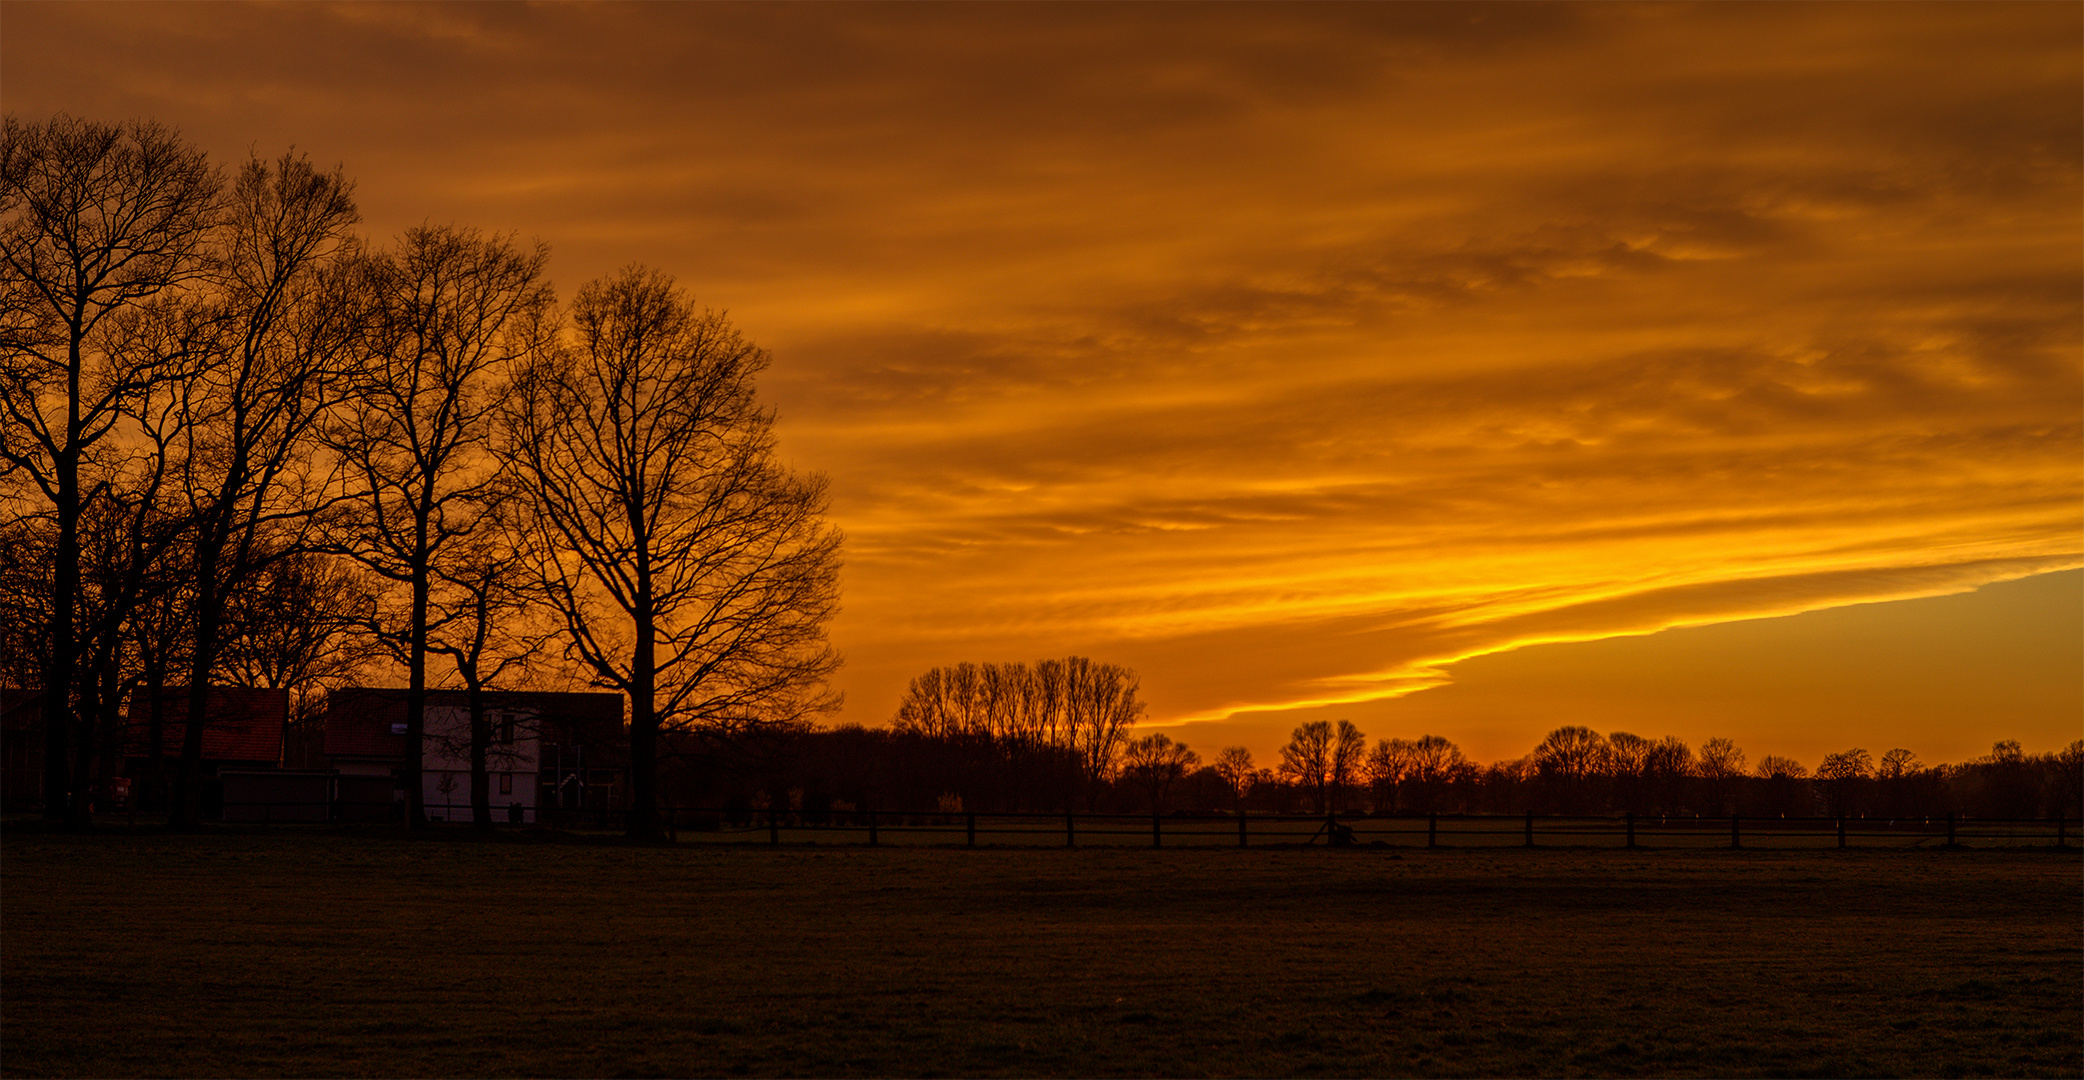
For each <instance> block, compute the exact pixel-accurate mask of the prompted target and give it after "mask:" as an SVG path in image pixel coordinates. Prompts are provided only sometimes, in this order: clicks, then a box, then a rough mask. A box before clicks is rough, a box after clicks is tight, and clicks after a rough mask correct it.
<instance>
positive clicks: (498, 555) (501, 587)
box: [426, 489, 555, 831]
mask: <svg viewBox="0 0 2084 1080" xmlns="http://www.w3.org/2000/svg"><path fill="white" fill-rule="evenodd" d="M497 492H498V489H495V494H494V495H493V496H492V497H491V498H490V499H489V500H488V501H487V504H486V506H485V507H484V516H483V518H482V519H481V523H480V527H479V528H478V529H476V530H475V531H474V532H473V533H472V534H471V535H470V536H469V537H468V539H467V540H466V541H465V542H464V543H462V544H461V545H459V547H458V548H457V549H456V550H455V551H454V552H453V553H451V554H450V556H449V557H445V558H443V559H442V560H441V561H440V562H439V563H437V564H436V566H435V570H434V573H435V575H436V582H435V588H434V589H433V590H432V592H431V594H430V598H429V601H428V609H429V620H428V632H427V638H426V643H427V650H428V651H429V652H430V653H435V654H439V655H441V656H445V657H447V658H448V659H449V661H450V662H451V663H452V664H453V665H454V666H455V671H456V677H457V678H459V679H461V680H462V681H463V693H464V703H465V708H466V710H467V712H468V714H469V718H470V720H469V727H468V729H467V730H468V732H469V739H470V745H469V747H468V750H469V755H470V806H471V824H472V826H473V827H474V828H477V829H479V830H481V831H483V830H489V829H491V828H492V787H491V778H490V774H489V772H488V763H489V761H490V759H491V758H492V757H493V756H494V755H495V754H496V753H499V754H505V755H507V757H508V759H509V762H511V756H512V749H511V748H512V745H513V740H512V738H511V732H510V731H509V732H508V733H507V737H504V738H501V739H499V740H498V742H497V744H495V741H494V732H493V730H492V724H491V721H490V719H489V717H488V716H487V713H486V708H485V699H486V693H487V691H490V690H494V689H501V688H503V687H504V686H505V684H506V683H507V682H508V681H509V680H513V679H525V678H526V677H527V676H528V675H529V674H530V673H531V665H532V664H533V663H534V662H535V661H536V659H537V654H538V652H539V650H541V649H542V647H543V646H544V645H545V644H546V643H548V641H549V640H550V639H551V638H552V637H554V636H555V631H554V630H553V629H551V628H550V627H548V626H547V625H546V624H544V623H542V622H540V621H539V620H535V619H532V618H530V612H529V593H528V592H527V589H526V585H525V583H524V582H522V581H520V580H518V575H516V574H514V573H513V570H512V568H513V566H514V564H515V562H516V561H517V559H518V558H519V553H520V545H519V542H518V541H519V539H520V536H521V535H522V533H523V531H524V530H522V529H521V528H519V527H518V526H517V523H516V522H515V520H514V515H515V514H517V513H519V512H521V504H520V503H519V502H518V500H515V499H512V498H501V497H499V495H498V493H497ZM495 745H496V746H497V747H498V749H495Z"/></svg>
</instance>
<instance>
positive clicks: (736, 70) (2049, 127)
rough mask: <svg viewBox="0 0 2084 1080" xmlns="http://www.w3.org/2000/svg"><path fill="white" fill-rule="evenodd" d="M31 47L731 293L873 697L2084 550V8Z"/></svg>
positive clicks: (1362, 641)
mask: <svg viewBox="0 0 2084 1080" xmlns="http://www.w3.org/2000/svg"><path fill="white" fill-rule="evenodd" d="M0 17H4V19H5V21H6V30H7V33H6V35H5V36H4V39H0V50H4V54H0V59H4V63H0V85H4V88H5V92H6V97H7V100H8V102H9V107H10V108H13V109H19V110H23V111H28V112H43V111H50V110H55V109H59V108H65V109H71V110H73V111H77V112H84V113H89V114H94V115H102V116H127V115H133V114H151V115H157V116H159V117H161V118H163V119H165V120H167V121H169V122H171V123H173V124H176V125H178V126H181V127H182V128H184V129H185V130H187V131H188V132H189V133H190V135H191V136H193V137H195V138H197V139H198V140H199V141H202V142H203V143H204V144H205V145H207V146H208V147H210V148H211V149H212V150H213V152H216V153H218V154H220V155H226V156H232V155H238V154H241V153H243V152H244V151H245V149H246V147H248V146H249V145H258V146H260V147H261V148H262V149H263V150H267V149H269V148H271V147H274V146H277V145H279V144H281V143H286V142H292V141H293V142H296V143H298V144H299V145H301V146H304V147H307V148H309V149H310V150H311V151H312V152H313V153H314V154H315V155H317V156H318V157H320V158H322V159H326V160H334V159H338V160H342V161H344V162H345V163H346V165H347V167H348V169H349V171H350V173H352V174H353V175H355V176H356V177H357V178H358V179H359V180H360V184H361V187H360V191H361V196H362V199H363V202H364V205H365V209H366V211H367V214H368V218H369V220H370V223H371V227H372V229H373V230H374V231H376V232H378V233H379V234H381V233H383V232H385V231H395V230H396V229H398V228H401V227H403V226H405V225H408V224H412V223H415V222H417V221H419V220H421V219H422V218H424V217H427V216H433V217H435V218H436V219H447V218H451V217H453V218H458V219H462V220H466V221H470V222H473V223H477V224H481V225H486V226H489V227H494V228H514V229H519V230H521V231H522V232H523V233H524V234H533V235H540V236H541V237H543V238H544V239H546V240H548V241H549V242H551V243H552V244H553V246H554V248H555V249H556V252H557V267H558V269H557V276H558V279H559V281H560V283H561V284H563V285H564V287H565V288H566V290H567V291H569V289H570V287H571V286H572V285H575V284H576V283H577V282H578V281H580V280H583V279H584V278H586V277H590V276H593V275H595V274H598V273H602V272H605V271H607V270H609V269H612V268H613V267H615V266H617V265H620V264H621V263H623V262H626V261H630V260H644V261H648V262H652V263H656V264H658V265H661V266H663V267H665V268H667V269H669V270H671V271H672V272H674V273H676V274H678V275H679V276H680V277H681V279H682V280H683V281H684V282H685V283H688V284H690V285H692V286H693V287H695V288H696V289H697V290H698V292H699V293H700V294H702V295H703V296H705V297H706V298H707V299H709V300H710V302H712V303H716V304H719V305H720V306H724V307H728V308H730V309H731V310H732V311H733V313H734V315H735V317H736V318H737V319H738V321H739V322H740V323H741V324H742V325H743V326H744V328H745V329H746V330H747V331H748V332H749V333H750V334H751V335H752V336H753V337H754V338H756V339H757V340H760V341H762V342H763V343H765V344H767V345H769V346H770V347H772V348H773V349H774V350H775V351H776V353H777V363H776V365H775V367H774V369H773V371H772V372H771V376H770V378H769V380H768V383H767V386H766V390H767V393H768V394H769V396H770V397H771V398H773V399H774V400H776V401H777V402H778V403H779V404H780V406H781V409H782V417H783V420H782V423H783V429H782V430H783V437H784V448H785V450H786V452H787V453H788V454H789V455H790V456H791V457H792V458H793V459H794V461H795V462H796V463H797V464H798V465H799V466H801V467H806V468H814V469H819V470H823V471H826V472H828V473H830V474H831V475H832V478H833V491H834V496H835V513H836V516H837V518H838V519H839V522H840V523H841V524H842V525H843V526H844V527H845V528H846V529H847V531H848V533H849V537H850V547H849V551H850V563H849V569H848V572H847V578H846V589H847V613H846V615H845V616H844V617H843V618H842V621H841V623H840V625H839V627H838V636H839V643H840V645H841V646H842V647H843V648H844V649H845V650H847V651H848V652H849V653H850V654H851V656H852V657H853V661H854V662H853V663H852V665H851V666H850V668H849V670H848V672H847V674H846V675H845V676H844V678H845V680H846V688H847V690H848V692H849V694H850V695H851V698H850V701H851V704H850V708H849V712H848V714H847V716H848V718H849V719H859V720H863V721H868V722H875V721H878V720H880V719H882V718H883V717H884V716H885V715H887V713H888V712H889V710H890V708H891V706H892V705H893V703H894V700H895V696H896V694H897V693H898V692H899V691H900V690H901V688H902V684H903V680H904V678H905V677H906V676H907V675H909V674H910V673H911V672H912V671H914V670H916V669H917V668H919V667H923V666H925V665H928V664H932V663H941V662H946V661H950V660H956V659H963V658H974V659H1010V658H1032V657H1035V656H1040V655H1044V654H1047V653H1051V652H1062V651H1073V650H1076V651H1085V652H1095V653H1104V654H1106V655H1108V656H1110V657H1119V658H1122V659H1125V660H1129V661H1132V662H1135V663H1138V664H1139V665H1140V666H1141V667H1142V668H1143V671H1144V679H1145V687H1146V690H1147V692H1148V694H1149V696H1150V697H1151V698H1152V700H1153V702H1154V705H1155V706H1156V710H1157V713H1158V714H1159V715H1160V717H1161V718H1165V719H1172V720H1178V719H1182V718H1188V717H1207V716H1215V715H1221V714H1223V713H1225V712H1226V711H1229V710H1237V709H1252V708H1279V707H1283V706H1296V705H1302V704H1308V703H1312V702H1323V701H1332V700H1357V699H1361V698H1366V697H1369V696H1371V695H1372V696H1377V697H1379V696H1382V695H1389V694H1396V693H1402V692H1407V691H1409V690H1412V689H1414V688H1417V687H1421V686H1425V685H1431V684H1434V683H1437V682H1438V681H1439V680H1440V679H1441V678H1443V677H1444V676H1442V675H1441V669H1442V665H1443V664H1446V663H1448V662H1450V661H1452V660H1454V659H1455V658H1457V657H1465V656H1471V655H1478V654H1483V653H1488V652H1493V651H1496V650H1500V649H1507V648H1511V647H1513V646H1515V645H1519V644H1523V643H1526V642H1531V641H1545V640H1571V639H1578V638H1586V637H1596V636H1599V635H1603V634H1613V633H1633V632H1640V631H1642V630H1645V629H1655V628H1657V627H1659V626H1665V625H1678V624H1686V623H1693V622H1701V621H1714V620H1718V619H1732V618H1742V617H1745V616H1747V615H1758V614H1767V613H1780V612H1786V611H1792V610H1800V609H1803V608H1806V607H1818V606H1828V605H1832V604H1842V603H1848V602H1853V601H1858V600H1864V599H1875V598H1882V597H1899V596H1913V595H1930V594H1936V593H1946V592H1955V591H1960V590H1964V589H1968V588H1973V587H1974V586H1975V585H1977V584H1979V583H1982V582H1985V581H1992V580H1999V579H2003V578H2007V577H2013V576H2018V575H2020V574H2025V573H2030V572H2033V571H2035V570H2044V569H2052V568H2059V567H2063V566H2072V565H2077V564H2078V561H2079V558H2080V550H2084V542H2080V538H2079V530H2078V507H2079V505H2080V498H2084V464H2080V460H2084V456H2080V449H2084V415H2080V414H2084V406H2080V402H2084V378H2080V371H2079V367H2078V364H2077V356H2078V355H2079V348H2080V344H2084V332H2080V322H2084V317H2080V296H2084V275H2080V272H2079V264H2078V252H2079V250H2080V245H2084V231H2080V230H2084V215H2080V205H2084V199H2080V194H2084V182H2080V175H2079V171H2080V170H2079V163H2080V161H2084V57H2080V49H2079V46H2078V41H2079V39H2080V30H2084V16H2080V15H2079V14H2078V12H2077V10H2076V9H2075V8H2073V7H2066V6H2062V5H1976V6H1965V5H1962V6H1918V7H1888V8H1878V7H1859V6H1760V5H1741V6H1739V5H1730V6H1719V7H1718V6H1707V7H1700V6H1686V7H1679V6H1648V7H1639V6H1624V5H1593V6H1586V7H1578V6H1568V5H1504V6H1482V5H1442V6H1433V5H1406V4H1398V5H1330V6H1296V5H1283V6H1256V5H1214V6H1196V5H1164V6H1133V7H1093V6H1069V7H1065V6H1021V5H992V6H976V7H969V6H948V5H923V6H909V5H894V6H846V7H825V6H817V7H805V6H767V5H750V6H740V5H606V6H583V7H582V6H577V5H535V6H505V5H500V6H494V5H457V6H447V5H431V6H430V5H341V6H316V5H313V6H221V7H220V6H211V7H207V8H196V7H188V6H184V7H179V8H166V7H157V6H149V5H148V6H114V5H108V6H103V5H96V6H42V5H10V6H8V7H7V8H6V10H5V13H4V16H0ZM1530 723H1538V721H1531V720H1530Z"/></svg>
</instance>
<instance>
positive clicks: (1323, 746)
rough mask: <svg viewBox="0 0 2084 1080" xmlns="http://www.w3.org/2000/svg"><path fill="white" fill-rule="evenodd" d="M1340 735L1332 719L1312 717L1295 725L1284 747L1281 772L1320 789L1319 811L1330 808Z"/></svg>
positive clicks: (1302, 785)
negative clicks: (1332, 770) (1333, 758)
mask: <svg viewBox="0 0 2084 1080" xmlns="http://www.w3.org/2000/svg"><path fill="white" fill-rule="evenodd" d="M1336 742H1337V736H1336V735H1334V734H1333V732H1332V726H1331V721H1329V720H1312V721H1309V722H1308V723H1305V724H1303V725H1302V726H1301V727H1298V728H1296V729H1295V731H1294V732H1292V733H1291V734H1290V735H1289V737H1288V744H1287V745H1286V746H1283V747H1281V769H1280V772H1281V775H1282V776H1284V777H1287V778H1289V779H1291V780H1293V781H1295V783H1296V784H1297V785H1298V786H1300V787H1306V788H1310V789H1312V790H1314V791H1315V792H1316V793H1317V810H1318V812H1319V813H1329V812H1331V769H1332V754H1333V748H1334V746H1335V745H1336Z"/></svg>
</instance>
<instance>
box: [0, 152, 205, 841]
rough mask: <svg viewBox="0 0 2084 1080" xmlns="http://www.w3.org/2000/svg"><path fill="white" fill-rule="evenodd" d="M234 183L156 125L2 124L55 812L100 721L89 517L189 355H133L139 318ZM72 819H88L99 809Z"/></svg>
mask: <svg viewBox="0 0 2084 1080" xmlns="http://www.w3.org/2000/svg"><path fill="white" fill-rule="evenodd" d="M222 186H223V179H222V177H221V176H220V175H219V174H218V173H217V171H216V170H214V169H212V168H210V166H209V165H208V164H207V162H206V161H205V160H204V157H203V154H202V153H201V152H200V151H198V150H195V149H193V148H191V147H189V146H187V145H186V144H184V143H183V142H182V141H181V139H180V137H179V136H178V135H176V134H175V133H174V132H173V131H171V130H169V129H167V128H165V127H162V126H160V125H158V124H155V123H149V122H145V121H134V122H132V123H129V124H124V125H115V124H99V123H95V122H92V121H88V120H80V119H76V118H74V117H71V116H68V115H64V114H60V115H58V116H54V117H52V118H51V119H49V120H48V121H45V122H44V123H41V124H24V123H22V122H20V121H18V120H17V119H16V118H15V117H13V116H8V117H7V118H6V119H5V121H4V127H0V420H4V422H0V465H4V467H0V474H14V475H12V476H10V477H8V480H9V483H8V493H7V501H8V502H10V503H13V504H16V505H17V506H19V507H21V510H20V511H18V512H20V513H25V514H41V513H48V514H49V515H50V516H51V518H52V520H53V522H54V524H55V526H56V528H55V533H56V536H55V550H54V551H53V554H52V560H51V566H52V569H53V573H52V579H51V589H50V597H51V605H50V610H49V612H48V622H47V623H46V624H45V628H44V630H45V633H47V634H48V635H49V639H50V648H49V651H48V653H47V658H46V667H45V670H44V672H43V675H42V678H41V680H40V681H41V682H42V683H43V686H44V690H45V697H44V709H43V711H44V722H45V743H44V755H45V757H44V768H45V780H44V795H45V811H44V812H45V814H46V815H47V816H49V817H52V818H65V817H67V816H68V808H69V807H70V805H71V801H70V800H68V798H67V794H68V792H69V790H70V789H71V786H72V782H73V779H72V777H71V776H70V775H68V771H67V753H68V748H67V744H68V738H67V736H68V734H69V731H70V730H71V729H72V728H73V727H74V726H75V725H91V724H92V723H93V717H91V716H81V715H78V714H77V713H76V712H75V711H74V710H75V707H76V705H77V704H78V702H77V697H76V693H75V690H76V687H77V686H78V681H77V677H78V674H79V673H78V671H77V667H78V663H79V651H78V643H77V640H76V636H75V635H76V630H77V621H76V614H77V613H76V611H75V605H76V603H77V598H78V596H79V595H80V590H81V580H80V566H81V548H80V527H81V521H82V519H83V517H84V515H85V514H87V513H88V512H89V511H90V509H91V508H92V507H93V505H94V503H95V502H96V501H97V500H98V499H100V498H102V497H103V496H104V495H105V494H106V493H107V491H108V486H109V484H110V483H111V473H113V472H115V471H118V470H120V469H121V467H122V460H123V458H124V457H125V456H126V455H125V454H124V453H123V452H122V451H121V450H120V449H119V448H118V447H117V443H116V440H115V439H114V436H115V434H116V432H117V430H118V427H119V425H120V423H121V420H122V417H123V415H124V412H125V410H126V409H127V408H128V407H129V406H130V405H131V404H132V403H133V401H134V400H135V399H136V398H137V397H138V396H140V395H141V394H142V393H144V391H145V390H146V389H148V388H149V387H151V386H153V385H155V384H157V383H160V382H163V381H165V380H168V379H171V378H175V377H178V376H179V374H180V373H181V371H182V369H183V365H184V364H185V362H186V361H187V360H188V357H187V356H186V355H185V353H173V354H167V353H161V352H158V351H156V350H148V349H147V350H141V349H134V348H125V347H124V344H125V340H124V339H125V338H126V337H127V336H128V335H126V334H125V333H124V332H123V328H122V326H121V324H122V322H123V315H124V314H125V313H128V312H131V311H133V310H134V309H136V308H137V307H138V306H139V305H142V304H145V303H147V302H148V301H152V300H154V299H155V298H158V297H160V296H161V294H163V293H167V292H169V291H173V290H179V289H180V288H182V287H184V286H186V285H188V284H190V283H192V282H194V281H196V280H197V279H199V278H201V277H202V276H203V275H204V274H205V273H206V272H207V271H208V269H209V260H208V259H207V258H206V252H205V245H206V242H207V240H208V239H209V237H210V235H211V233H212V232H213V230H214V229H215V228H216V226H217V224H218V218H219V213H220V204H219V201H218V195H219V192H220V191H221V189H222ZM31 491H33V492H34V496H31V495H30V494H29V493H30V492H31ZM38 504H40V505H38ZM83 756H84V757H91V753H90V754H88V755H83ZM70 816H71V818H72V820H73V821H74V822H75V824H79V823H83V822H84V821H85V818H84V810H83V809H73V810H72V812H71V814H70Z"/></svg>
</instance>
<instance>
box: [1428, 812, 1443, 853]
mask: <svg viewBox="0 0 2084 1080" xmlns="http://www.w3.org/2000/svg"><path fill="white" fill-rule="evenodd" d="M1426 846H1427V847H1429V848H1436V847H1439V846H1440V815H1438V814H1427V815H1426Z"/></svg>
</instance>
